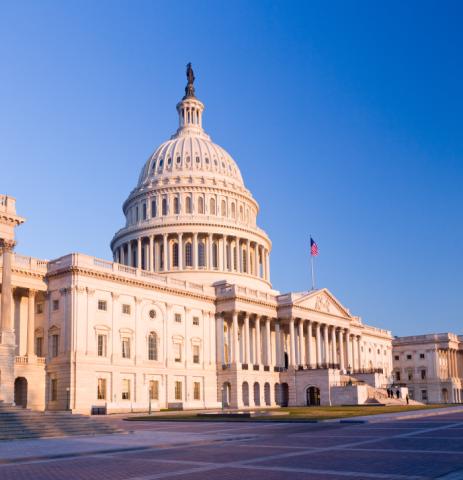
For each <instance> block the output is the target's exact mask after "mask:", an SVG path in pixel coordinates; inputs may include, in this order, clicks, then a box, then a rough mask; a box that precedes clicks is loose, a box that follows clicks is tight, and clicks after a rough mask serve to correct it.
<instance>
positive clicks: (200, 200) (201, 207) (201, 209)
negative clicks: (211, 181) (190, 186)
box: [198, 197, 204, 213]
mask: <svg viewBox="0 0 463 480" xmlns="http://www.w3.org/2000/svg"><path fill="white" fill-rule="evenodd" d="M198 213H204V198H203V197H199V198H198Z"/></svg>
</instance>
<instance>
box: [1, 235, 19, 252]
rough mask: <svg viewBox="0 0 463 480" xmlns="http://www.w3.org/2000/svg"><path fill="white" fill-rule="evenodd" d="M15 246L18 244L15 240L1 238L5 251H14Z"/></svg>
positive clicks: (2, 247)
mask: <svg viewBox="0 0 463 480" xmlns="http://www.w3.org/2000/svg"><path fill="white" fill-rule="evenodd" d="M15 246H16V241H15V240H9V239H6V238H0V248H1V249H2V250H3V253H6V252H12V251H13V249H14V247H15Z"/></svg>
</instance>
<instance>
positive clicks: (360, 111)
mask: <svg viewBox="0 0 463 480" xmlns="http://www.w3.org/2000/svg"><path fill="white" fill-rule="evenodd" d="M462 16H463V4H462V3H461V2H457V1H455V2H452V1H446V2H437V1H436V2H426V1H407V2H392V1H391V2H369V1H366V2H360V1H351V2H345V1H340V2H324V1H323V2H322V1H320V2H314V1H310V2H309V1H306V2H296V1H292V2H288V1H281V2H270V1H265V2H264V1H262V2H258V1H254V2H249V1H246V2H239V1H234V2H219V1H215V2H207V1H198V2H193V3H192V2H159V1H157V2H155V1H141V0H139V1H135V2H131V1H102V0H100V1H98V2H94V1H76V2H58V1H56V2H48V1H41V2H36V1H31V2H25V1H17V2H2V3H0V55H1V58H2V62H1V65H0V68H1V76H0V78H1V81H0V162H1V169H2V174H1V176H0V192H2V193H3V192H5V193H8V194H10V195H12V196H15V197H16V198H17V206H18V211H19V213H20V214H22V215H24V216H25V217H27V223H26V224H24V225H23V226H21V227H20V230H19V232H18V240H19V244H18V247H17V250H18V251H19V252H20V253H23V254H26V255H32V256H37V257H43V258H54V257H58V256H60V255H63V254H66V253H69V252H72V251H79V252H84V253H88V254H90V255H95V256H98V257H102V258H110V256H111V253H110V250H109V242H110V240H111V238H112V235H113V233H114V232H115V231H116V230H117V229H118V228H120V227H121V226H122V224H123V216H122V211H121V205H122V202H123V201H124V199H125V198H126V197H127V195H128V194H129V192H130V190H131V189H132V188H133V187H134V185H135V183H136V180H137V177H138V173H139V170H140V168H141V167H142V165H143V163H144V161H145V160H146V158H147V157H148V156H149V155H150V153H151V152H152V151H153V150H154V149H155V147H156V146H157V145H158V144H159V143H161V142H162V141H164V140H165V139H167V138H168V137H169V136H170V135H171V134H172V133H173V132H174V130H175V128H176V125H177V117H176V111H175V104H176V102H177V101H178V100H179V99H180V98H181V96H182V94H183V88H184V84H185V76H184V69H185V64H186V63H187V62H189V61H191V62H193V66H194V68H195V74H196V79H197V80H196V92H197V96H198V97H199V98H200V99H201V100H202V101H203V102H204V103H205V105H206V111H205V114H204V125H205V128H206V130H207V131H208V133H209V134H210V135H211V136H212V138H213V140H214V141H216V142H217V143H219V144H220V145H222V146H223V147H224V148H226V149H227V150H228V151H229V152H230V153H231V155H232V156H233V157H234V158H235V160H236V161H237V162H238V165H239V166H240V168H241V171H242V173H243V177H244V179H245V182H246V185H247V186H248V188H249V189H250V190H251V191H252V192H253V194H254V196H255V198H256V199H257V201H258V202H259V203H260V207H261V213H260V216H259V223H260V225H261V226H262V227H263V228H264V229H265V230H266V231H267V232H268V234H269V235H270V237H271V239H272V241H273V251H272V254H271V275H272V281H273V284H274V287H275V288H277V289H279V290H281V291H289V290H296V291H300V290H304V289H307V288H308V287H309V286H310V270H309V256H308V251H309V248H308V236H309V233H312V234H313V236H314V238H315V239H316V241H317V242H318V245H319V248H320V255H319V257H318V258H317V259H316V274H317V284H318V286H320V287H328V288H329V289H330V290H331V291H332V292H333V293H334V294H335V295H336V296H337V297H338V298H339V299H340V300H341V302H343V303H344V304H345V305H346V306H347V307H349V308H350V309H351V311H352V312H353V313H355V314H358V315H360V316H361V317H362V318H363V320H364V321H365V322H369V323H372V324H374V325H377V326H381V327H385V328H389V329H392V331H393V333H394V334H396V335H406V334H420V333H427V332H434V331H448V330H450V331H456V332H457V333H463V332H462V331H461V320H462V314H461V308H460V303H461V301H460V299H461V289H462V286H463V256H462V243H463V242H462V236H463V226H462V207H463V188H462V185H463V127H462V125H463V123H462V116H461V115H462V112H463V100H462V89H461V85H463V60H462V55H461V52H462V48H463V29H462V28H461V18H462Z"/></svg>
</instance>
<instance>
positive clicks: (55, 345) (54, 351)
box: [51, 334, 59, 357]
mask: <svg viewBox="0 0 463 480" xmlns="http://www.w3.org/2000/svg"><path fill="white" fill-rule="evenodd" d="M58 353H59V335H56V334H55V335H52V336H51V356H52V357H57V356H58Z"/></svg>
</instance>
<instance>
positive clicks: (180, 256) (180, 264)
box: [178, 233, 223, 322]
mask: <svg viewBox="0 0 463 480" xmlns="http://www.w3.org/2000/svg"><path fill="white" fill-rule="evenodd" d="M178 269H179V270H183V233H179V234H178ZM222 322H223V319H222Z"/></svg>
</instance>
